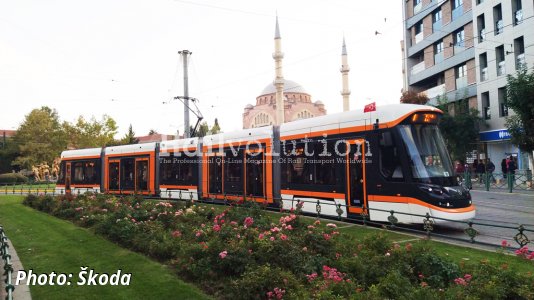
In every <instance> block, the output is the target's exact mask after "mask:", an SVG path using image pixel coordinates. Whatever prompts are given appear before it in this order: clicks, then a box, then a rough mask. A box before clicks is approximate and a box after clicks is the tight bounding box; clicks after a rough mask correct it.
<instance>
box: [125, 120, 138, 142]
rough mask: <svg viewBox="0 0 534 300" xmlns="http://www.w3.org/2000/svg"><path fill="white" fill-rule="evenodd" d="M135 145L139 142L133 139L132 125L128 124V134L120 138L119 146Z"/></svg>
mask: <svg viewBox="0 0 534 300" xmlns="http://www.w3.org/2000/svg"><path fill="white" fill-rule="evenodd" d="M137 143H139V140H138V139H137V138H135V132H134V131H133V127H132V124H130V127H128V133H126V135H124V137H123V138H122V140H121V144H123V145H130V144H137Z"/></svg>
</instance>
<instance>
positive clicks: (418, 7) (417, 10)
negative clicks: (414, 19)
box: [413, 2, 423, 15]
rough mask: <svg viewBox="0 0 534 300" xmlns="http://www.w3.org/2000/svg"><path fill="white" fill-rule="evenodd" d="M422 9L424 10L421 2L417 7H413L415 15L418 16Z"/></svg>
mask: <svg viewBox="0 0 534 300" xmlns="http://www.w3.org/2000/svg"><path fill="white" fill-rule="evenodd" d="M421 8H423V2H419V3H418V4H417V5H416V6H414V7H413V14H414V15H415V14H417V13H419V12H420V11H421Z"/></svg>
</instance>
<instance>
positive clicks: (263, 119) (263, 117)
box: [254, 113, 271, 127]
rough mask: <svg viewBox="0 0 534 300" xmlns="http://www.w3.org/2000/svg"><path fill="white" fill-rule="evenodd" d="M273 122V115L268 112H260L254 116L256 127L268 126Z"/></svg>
mask: <svg viewBox="0 0 534 300" xmlns="http://www.w3.org/2000/svg"><path fill="white" fill-rule="evenodd" d="M270 123H271V117H270V116H269V115H268V114H266V113H259V114H258V115H256V116H255V117H254V127H261V126H267V125H269V124H270Z"/></svg>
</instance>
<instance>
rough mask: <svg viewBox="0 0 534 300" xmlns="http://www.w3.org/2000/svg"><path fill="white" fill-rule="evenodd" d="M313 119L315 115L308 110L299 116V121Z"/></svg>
mask: <svg viewBox="0 0 534 300" xmlns="http://www.w3.org/2000/svg"><path fill="white" fill-rule="evenodd" d="M308 118H313V114H312V113H311V112H309V111H307V110H303V111H301V112H299V113H298V114H297V120H300V119H308Z"/></svg>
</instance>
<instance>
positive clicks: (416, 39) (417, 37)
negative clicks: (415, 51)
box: [415, 31, 424, 44]
mask: <svg viewBox="0 0 534 300" xmlns="http://www.w3.org/2000/svg"><path fill="white" fill-rule="evenodd" d="M423 37H424V36H423V31H421V32H419V33H418V34H416V35H415V43H416V44H417V43H419V42H421V41H422V40H423Z"/></svg>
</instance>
